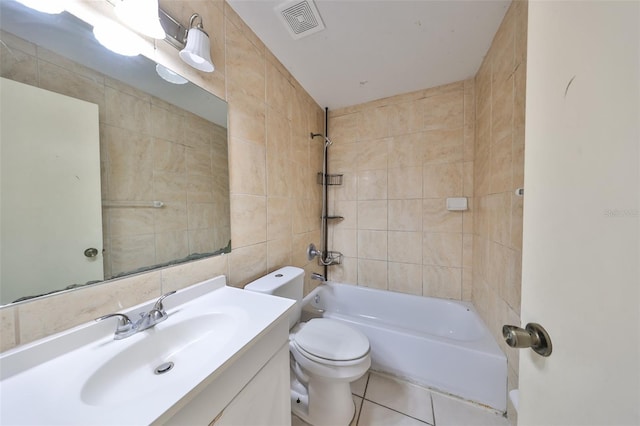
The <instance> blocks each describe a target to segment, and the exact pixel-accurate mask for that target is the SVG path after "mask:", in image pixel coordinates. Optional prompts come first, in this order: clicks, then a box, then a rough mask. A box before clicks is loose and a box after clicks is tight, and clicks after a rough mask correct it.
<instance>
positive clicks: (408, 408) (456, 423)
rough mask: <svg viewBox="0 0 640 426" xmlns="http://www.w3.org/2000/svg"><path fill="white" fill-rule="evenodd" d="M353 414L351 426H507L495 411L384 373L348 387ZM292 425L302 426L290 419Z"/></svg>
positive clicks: (368, 375) (299, 422) (376, 374)
mask: <svg viewBox="0 0 640 426" xmlns="http://www.w3.org/2000/svg"><path fill="white" fill-rule="evenodd" d="M351 391H352V393H353V401H354V402H355V404H356V415H355V418H354V419H353V421H352V422H351V426H374V425H379V426H395V425H401V426H425V425H433V426H508V425H509V422H508V420H507V419H506V418H505V417H503V416H502V415H500V414H498V413H496V412H495V411H492V410H488V409H486V408H484V407H481V406H479V405H475V404H471V403H468V402H465V401H462V400H460V399H457V398H453V397H450V396H447V395H443V394H441V393H438V392H436V391H433V390H431V389H426V388H423V387H420V386H417V385H414V384H412V383H409V382H405V381H402V380H399V379H397V378H394V377H391V376H387V375H384V374H380V373H376V372H370V373H367V374H365V375H364V376H363V377H362V378H361V379H360V380H358V381H356V382H354V383H352V384H351ZM291 424H292V426H305V425H306V423H305V422H303V421H302V420H300V419H299V418H297V417H295V416H292V417H291Z"/></svg>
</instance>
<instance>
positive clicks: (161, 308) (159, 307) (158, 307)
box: [149, 290, 176, 315]
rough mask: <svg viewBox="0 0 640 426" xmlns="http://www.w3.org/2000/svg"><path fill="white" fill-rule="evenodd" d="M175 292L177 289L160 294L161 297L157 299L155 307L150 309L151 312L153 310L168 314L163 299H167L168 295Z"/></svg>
mask: <svg viewBox="0 0 640 426" xmlns="http://www.w3.org/2000/svg"><path fill="white" fill-rule="evenodd" d="M175 292H176V290H173V291H170V292H169V293H165V294H163V295H162V296H160V298H159V299H158V300H157V302H156V304H155V305H153V308H152V309H151V310H150V311H149V314H151V312H153V311H158V312H160V313H161V314H162V315H166V312H165V311H164V306H163V305H162V301H163V300H164V299H166V298H167V297H169V296H171V295H172V294H174V293H175Z"/></svg>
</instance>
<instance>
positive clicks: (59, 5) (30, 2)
mask: <svg viewBox="0 0 640 426" xmlns="http://www.w3.org/2000/svg"><path fill="white" fill-rule="evenodd" d="M17 1H18V3H21V4H23V5H24V6H27V7H28V8H30V9H33V10H37V11H38V12H42V13H49V14H52V15H53V14H56V13H62V12H64V11H65V6H66V3H67V2H66V0H17Z"/></svg>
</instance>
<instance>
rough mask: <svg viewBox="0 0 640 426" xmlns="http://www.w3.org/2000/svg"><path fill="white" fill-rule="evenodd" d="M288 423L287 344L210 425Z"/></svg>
mask: <svg viewBox="0 0 640 426" xmlns="http://www.w3.org/2000/svg"><path fill="white" fill-rule="evenodd" d="M289 424H291V398H290V391H289V346H288V345H284V346H283V347H282V348H280V350H279V351H278V352H277V353H276V354H275V355H274V356H273V358H271V360H270V361H269V362H268V363H267V364H266V365H265V366H264V367H262V369H261V370H260V371H259V372H258V374H256V375H255V377H254V378H253V379H252V380H251V381H250V382H249V383H248V384H247V385H246V386H245V387H244V388H243V389H242V391H240V393H239V394H238V395H236V397H235V398H234V399H233V400H232V401H231V402H230V403H229V405H227V407H226V408H225V409H224V411H222V413H221V415H220V416H218V417H217V418H216V419H215V420H214V421H213V422H211V426H212V425H215V426H237V425H254V426H259V425H265V426H266V425H273V426H282V425H289Z"/></svg>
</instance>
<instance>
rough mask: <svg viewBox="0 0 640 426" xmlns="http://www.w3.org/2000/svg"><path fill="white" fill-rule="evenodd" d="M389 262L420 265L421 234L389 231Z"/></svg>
mask: <svg viewBox="0 0 640 426" xmlns="http://www.w3.org/2000/svg"><path fill="white" fill-rule="evenodd" d="M388 253H389V254H388V259H389V261H390V262H401V263H411V264H415V265H421V264H422V233H421V232H402V231H390V232H389V233H388Z"/></svg>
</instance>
